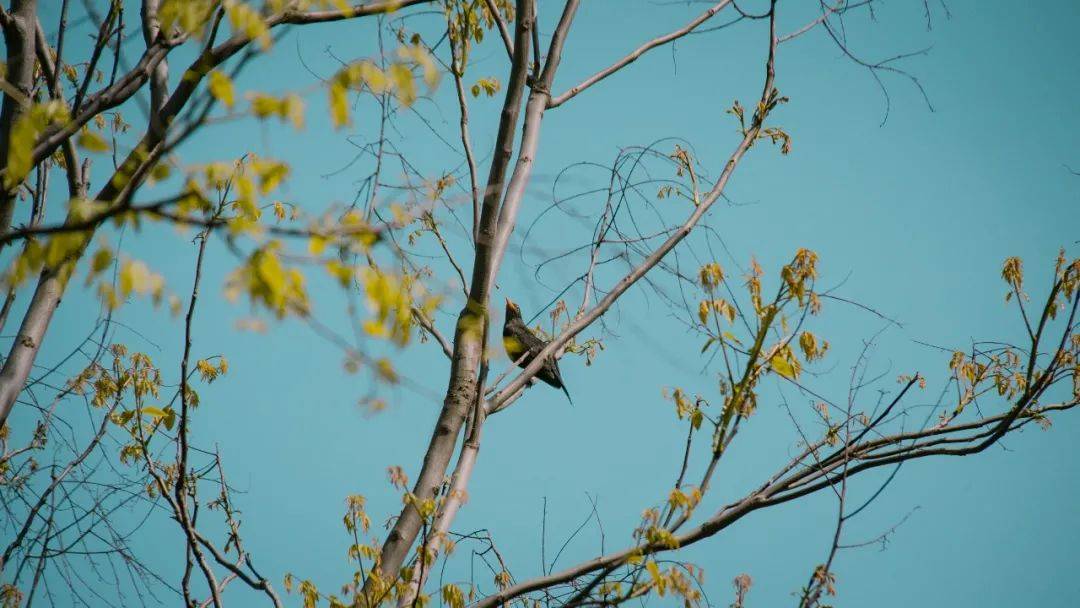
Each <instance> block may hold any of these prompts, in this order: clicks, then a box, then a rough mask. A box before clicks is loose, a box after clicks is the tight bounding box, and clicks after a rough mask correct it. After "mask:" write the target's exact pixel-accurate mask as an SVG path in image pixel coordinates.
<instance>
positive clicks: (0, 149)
mask: <svg viewBox="0 0 1080 608" xmlns="http://www.w3.org/2000/svg"><path fill="white" fill-rule="evenodd" d="M36 24H37V0H12V3H11V11H10V12H9V13H8V18H7V19H5V22H4V46H5V47H7V74H6V75H5V79H6V80H7V81H8V83H9V84H11V85H13V86H14V87H15V89H17V90H18V92H19V93H21V94H22V96H23V97H22V99H18V98H16V97H14V96H13V95H11V94H10V93H5V94H4V102H3V106H2V107H0V169H3V168H6V167H7V163H8V152H9V147H10V143H11V141H10V140H11V127H12V125H14V124H15V121H16V120H18V118H19V116H21V115H22V113H23V112H24V111H25V110H26V104H27V103H28V102H29V100H30V92H31V88H32V86H33V79H34V56H35V52H36V47H35V45H36ZM17 192H18V185H15V186H12V187H11V188H3V187H2V186H0V232H7V231H8V230H9V229H10V228H11V221H12V219H13V218H14V216H15V195H16V193H17ZM3 248H4V245H3V244H2V243H0V251H3ZM0 421H2V419H0Z"/></svg>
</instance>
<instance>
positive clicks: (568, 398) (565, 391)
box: [559, 384, 574, 405]
mask: <svg viewBox="0 0 1080 608" xmlns="http://www.w3.org/2000/svg"><path fill="white" fill-rule="evenodd" d="M559 388H561V389H562V392H564V393H566V399H567V401H569V402H570V405H574V400H573V399H571V398H570V391H568V390H566V385H565V384H563V385H562V386H560V387H559Z"/></svg>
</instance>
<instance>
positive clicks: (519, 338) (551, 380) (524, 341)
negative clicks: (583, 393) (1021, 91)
mask: <svg viewBox="0 0 1080 608" xmlns="http://www.w3.org/2000/svg"><path fill="white" fill-rule="evenodd" d="M547 345H548V343H547V342H544V341H543V340H541V339H540V338H539V337H537V335H536V334H534V333H533V332H532V330H531V329H529V328H528V326H526V325H525V322H524V321H522V320H521V309H520V308H518V305H517V304H515V303H514V301H513V300H511V299H510V298H506V321H505V322H504V323H503V346H504V347H505V348H506V354H507V355H508V356H509V357H510V360H511V361H513V362H515V363H517V365H518V367H521V368H525V367H527V366H528V365H529V364H530V363H532V361H533V359H535V358H536V355H538V354H539V353H540V351H542V350H544V347H545V346H547ZM536 377H537V378H539V379H541V380H543V381H544V382H546V383H547V384H550V385H551V386H554V387H555V388H561V389H562V392H564V393H566V398H567V399H568V400H569V401H570V404H571V405H573V403H574V400H573V399H571V398H570V391H568V390H566V385H565V384H564V383H563V379H562V374H560V373H559V362H558V361H556V360H555V358H554V357H548V358H547V359H546V360H545V361H544V365H543V367H541V368H540V370H539V371H538V372H536Z"/></svg>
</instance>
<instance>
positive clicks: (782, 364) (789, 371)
mask: <svg viewBox="0 0 1080 608" xmlns="http://www.w3.org/2000/svg"><path fill="white" fill-rule="evenodd" d="M769 366H770V367H772V369H773V371H774V372H776V373H778V374H780V375H781V376H783V377H785V378H788V379H790V380H794V379H795V368H794V367H792V365H791V363H789V362H788V360H787V359H785V358H783V357H781V356H780V355H773V357H772V359H769Z"/></svg>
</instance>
